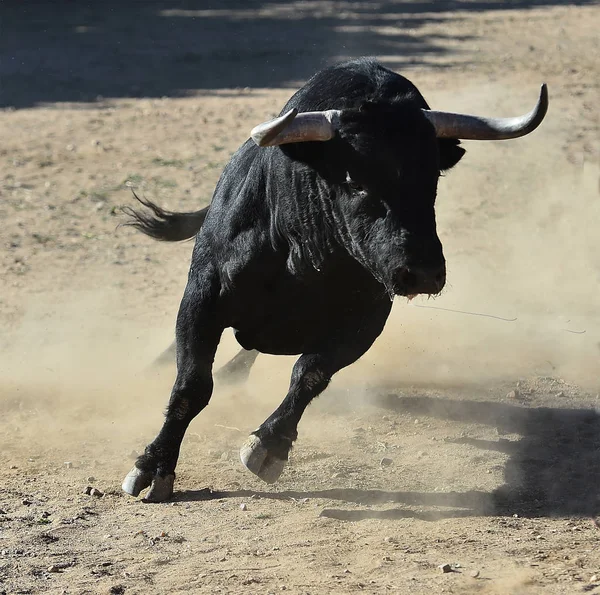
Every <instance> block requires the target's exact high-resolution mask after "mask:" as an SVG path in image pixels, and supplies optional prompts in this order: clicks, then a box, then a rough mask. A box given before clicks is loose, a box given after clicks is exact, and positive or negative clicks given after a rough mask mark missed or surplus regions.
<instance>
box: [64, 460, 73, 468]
mask: <svg viewBox="0 0 600 595" xmlns="http://www.w3.org/2000/svg"><path fill="white" fill-rule="evenodd" d="M65 467H66V468H67V469H73V463H71V461H65Z"/></svg>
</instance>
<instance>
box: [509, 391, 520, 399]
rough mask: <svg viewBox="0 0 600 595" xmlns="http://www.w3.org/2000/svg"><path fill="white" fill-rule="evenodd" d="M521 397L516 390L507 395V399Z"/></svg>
mask: <svg viewBox="0 0 600 595" xmlns="http://www.w3.org/2000/svg"><path fill="white" fill-rule="evenodd" d="M520 396H521V394H520V393H519V391H518V390H511V391H510V392H509V393H508V394H507V395H506V398H507V399H518V398H519V397H520Z"/></svg>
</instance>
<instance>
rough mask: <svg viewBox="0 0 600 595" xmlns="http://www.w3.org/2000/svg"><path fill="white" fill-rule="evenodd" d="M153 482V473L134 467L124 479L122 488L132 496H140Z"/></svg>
mask: <svg viewBox="0 0 600 595" xmlns="http://www.w3.org/2000/svg"><path fill="white" fill-rule="evenodd" d="M151 483H152V473H150V472H149V471H141V470H140V469H138V468H137V467H134V468H133V469H132V470H131V471H130V472H129V473H128V474H127V475H126V476H125V479H124V480H123V483H122V485H121V488H122V490H123V491H124V492H125V493H126V494H129V495H130V496H139V494H140V492H141V491H142V490H144V489H146V488H147V487H148V486H149V485H150V484H151Z"/></svg>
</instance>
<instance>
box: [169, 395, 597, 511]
mask: <svg viewBox="0 0 600 595" xmlns="http://www.w3.org/2000/svg"><path fill="white" fill-rule="evenodd" d="M378 404H379V405H380V406H382V407H384V408H386V409H390V410H393V411H397V412H402V413H408V412H410V413H412V414H415V415H419V417H422V416H430V417H437V418H441V419H445V420H454V421H457V422H460V423H462V424H464V423H467V424H468V423H480V424H486V425H489V426H493V427H496V428H497V429H498V433H499V434H500V435H502V434H519V435H521V436H522V438H521V439H520V440H517V441H514V440H506V439H502V438H500V439H499V440H495V441H487V440H476V439H471V438H461V439H459V440H457V441H456V443H463V444H464V443H466V444H471V445H473V446H475V447H477V448H481V449H487V450H499V451H502V452H504V453H506V454H507V455H508V456H509V459H508V461H507V463H506V465H505V468H504V484H503V485H502V486H500V487H499V488H498V489H496V490H494V491H493V492H491V493H486V492H482V491H475V490H473V491H469V492H464V493H461V492H449V493H438V492H436V493H424V492H410V491H407V492H388V491H383V490H356V489H329V490H317V491H282V492H255V491H249V490H236V491H228V492H212V491H210V490H200V491H196V492H194V491H192V492H180V493H179V494H177V496H176V497H177V499H178V500H205V499H212V498H228V497H248V496H250V495H252V494H256V495H257V496H259V497H262V498H271V499H289V498H296V499H301V498H324V499H331V500H339V501H341V502H347V503H349V502H353V503H356V504H364V505H383V504H387V503H398V504H403V505H415V506H419V507H422V506H432V507H442V508H448V509H450V510H434V511H431V512H416V511H413V510H410V509H408V508H391V509H388V510H383V511H382V510H368V509H367V510H342V509H325V510H323V511H322V513H321V515H322V516H327V517H331V518H337V519H341V520H360V519H365V518H379V519H400V518H407V517H410V518H419V519H422V520H437V519H440V518H457V517H470V516H489V515H498V516H512V515H514V514H518V515H519V516H522V517H533V518H535V517H547V516H585V517H593V516H596V515H597V514H598V513H600V488H599V486H600V415H599V414H598V413H597V412H596V411H595V410H593V409H558V408H550V407H540V408H525V407H520V406H517V405H509V404H505V403H493V402H485V401H483V402H482V401H457V400H451V399H440V398H433V397H398V396H396V395H393V394H392V395H387V396H386V397H382V398H380V399H379V402H378ZM465 472H466V473H468V469H465Z"/></svg>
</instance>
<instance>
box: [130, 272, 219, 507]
mask: <svg viewBox="0 0 600 595" xmlns="http://www.w3.org/2000/svg"><path fill="white" fill-rule="evenodd" d="M216 293H218V292H216ZM214 295H215V292H214V291H211V288H210V284H206V285H202V284H200V283H198V282H195V281H190V282H189V283H188V286H187V288H186V291H185V294H184V296H183V300H182V302H181V307H180V308H179V315H178V317H177V379H176V380H175V385H174V386H173V391H172V393H171V399H170V401H169V405H168V407H167V412H166V415H165V421H164V423H163V426H162V429H161V430H160V432H159V433H158V435H157V436H156V438H155V439H154V440H153V441H152V442H151V443H150V444H149V445H148V446H147V447H146V449H145V451H144V454H143V455H141V456H140V457H139V458H138V459H137V461H136V463H135V466H134V467H133V469H132V470H131V471H130V472H129V473H128V474H127V477H125V480H124V481H123V486H122V487H123V490H124V491H125V492H127V493H128V494H131V495H132V496H137V495H138V494H139V493H140V492H141V491H142V490H143V489H145V488H147V487H148V486H150V490H149V491H148V493H147V494H146V497H145V500H146V501H149V502H162V501H164V500H167V499H169V498H170V497H171V495H172V494H173V482H174V481H175V466H176V465H177V459H178V458H179V449H180V447H181V441H182V440H183V436H184V434H185V431H186V430H187V427H188V425H189V424H190V422H191V421H192V419H194V417H196V415H198V413H200V411H202V409H204V407H206V405H208V402H209V400H210V397H211V394H212V390H213V379H212V365H213V361H214V357H215V352H216V350H217V345H218V343H219V339H220V337H221V333H222V332H223V327H222V326H220V325H218V324H217V323H216V320H217V316H215V312H214V308H212V307H211V305H212V302H213V300H212V296H214Z"/></svg>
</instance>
